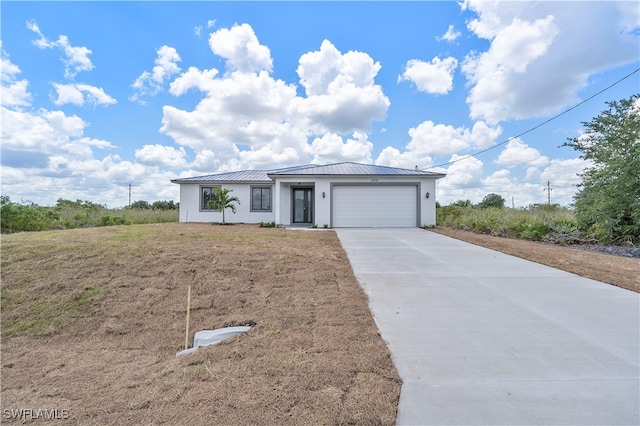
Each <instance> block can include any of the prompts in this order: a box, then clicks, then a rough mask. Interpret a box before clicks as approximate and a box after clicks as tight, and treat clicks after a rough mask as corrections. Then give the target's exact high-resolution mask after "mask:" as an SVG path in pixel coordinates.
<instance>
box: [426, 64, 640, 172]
mask: <svg viewBox="0 0 640 426" xmlns="http://www.w3.org/2000/svg"><path fill="white" fill-rule="evenodd" d="M638 71H640V68H636V69H635V70H633V71H631V72H630V73H629V74H627V75H625V76H624V77H622V78H620V79H619V80H617V81H616V82H614V83H612V84H610V85H609V86H607V87H605V88H604V89H602V90H600V91H599V92H597V93H595V94H594V95H591V96H589V97H588V98H587V99H585V100H583V101H581V102H578V103H577V104H575V105H574V106H572V107H571V108H569V109H567V110H564V111H562V112H561V113H559V114H557V115H554V116H553V117H551V118H550V119H548V120H546V121H543V122H542V123H540V124H538V125H537V126H534V127H531V128H530V129H528V130H525V131H524V132H522V133H520V134H517V135H516V136H511V137H510V138H508V139H507V140H505V141H502V142H500V143H499V144H496V145H494V146H491V147H489V148H486V149H483V150H482V151H478V152H476V153H474V154H469V155H467V156H465V157H462V158H458V159H457V160H453V161H449V162H447V163H442V164H438V165H437V166H431V167H427V168H425V169H422V170H429V169H435V168H436V167H443V166H448V165H449V164H453V163H457V162H459V161H462V160H466V159H469V158H471V157H477V156H478V155H480V154H484V153H485V152H487V151H491V150H492V149H495V148H497V147H499V146H501V145H504V144H506V143H508V142H510V141H511V140H513V139H515V138H519V137H520V136H524V135H526V134H527V133H530V132H532V131H534V130H536V129H537V128H539V127H542V126H544V125H545V124H547V123H550V122H551V121H553V120H555V119H557V118H559V117H561V116H563V115H565V114H566V113H568V112H569V111H572V110H574V109H576V108H578V107H579V106H580V105H582V104H584V103H587V102H589V101H590V100H591V99H593V98H595V97H596V96H598V95H600V94H602V93H604V92H606V91H607V90H609V89H611V88H612V87H613V86H615V85H617V84H619V83H621V82H623V81H624V80H626V79H627V78H629V77H631V76H632V75H633V74H635V73H637V72H638Z"/></svg>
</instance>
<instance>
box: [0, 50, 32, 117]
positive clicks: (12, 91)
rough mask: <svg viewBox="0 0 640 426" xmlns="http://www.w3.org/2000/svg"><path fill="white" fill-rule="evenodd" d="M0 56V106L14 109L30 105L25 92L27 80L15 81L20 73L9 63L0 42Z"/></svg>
mask: <svg viewBox="0 0 640 426" xmlns="http://www.w3.org/2000/svg"><path fill="white" fill-rule="evenodd" d="M0 55H1V58H2V64H1V66H0V73H1V74H0V75H1V79H0V82H1V84H2V92H0V105H2V106H6V107H14V108H16V107H18V108H19V107H24V106H29V105H31V94H30V93H29V92H28V91H27V86H28V85H29V82H28V81H27V80H17V78H16V77H17V75H18V74H20V73H21V71H20V68H19V67H18V66H17V65H15V64H13V63H12V62H11V60H10V59H9V55H8V54H7V53H6V52H5V51H4V49H2V41H1V40H0Z"/></svg>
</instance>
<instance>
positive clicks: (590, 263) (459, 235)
mask: <svg viewBox="0 0 640 426" xmlns="http://www.w3.org/2000/svg"><path fill="white" fill-rule="evenodd" d="M432 231H433V232H437V233H439V234H442V235H446V236H448V237H452V238H456V239H458V240H462V241H466V242H468V243H472V244H476V245H479V246H483V247H487V248H490V249H493V250H496V251H500V252H502V253H507V254H510V255H512V256H517V257H521V258H523V259H527V260H531V261H533V262H537V263H541V264H543V265H547V266H551V267H553V268H557V269H561V270H563V271H567V272H571V273H573V274H576V275H580V276H582V277H586V278H591V279H594V280H597V281H601V282H604V283H608V284H613V285H615V286H618V287H622V288H626V289H627V290H631V291H635V292H640V260H638V259H632V258H627V257H621V256H615V255H611V254H605V253H595V252H590V251H585V250H580V249H577V248H571V247H567V246H557V245H553V244H548V243H538V242H533V241H525V240H516V239H512V238H502V237H494V236H491V235H484V234H477V233H474V232H469V231H463V230H460V229H452V228H444V227H438V228H434V229H432Z"/></svg>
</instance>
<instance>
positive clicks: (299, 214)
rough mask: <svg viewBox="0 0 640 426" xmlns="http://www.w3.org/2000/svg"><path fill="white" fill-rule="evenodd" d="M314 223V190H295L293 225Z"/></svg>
mask: <svg viewBox="0 0 640 426" xmlns="http://www.w3.org/2000/svg"><path fill="white" fill-rule="evenodd" d="M312 222H313V189H312V188H294V189H293V223H312Z"/></svg>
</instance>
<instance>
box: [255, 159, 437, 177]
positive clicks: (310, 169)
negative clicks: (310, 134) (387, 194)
mask: <svg viewBox="0 0 640 426" xmlns="http://www.w3.org/2000/svg"><path fill="white" fill-rule="evenodd" d="M268 175H269V176H299V175H305V176H308V175H316V176H320V175H342V176H362V175H365V176H433V177H444V176H445V175H444V174H442V173H434V172H425V171H422V170H415V169H401V168H398V167H387V166H376V165H374V164H360V163H351V162H344V163H335V164H325V165H317V164H309V165H306V166H300V167H290V168H288V169H282V170H274V171H271V172H269V173H268Z"/></svg>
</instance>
